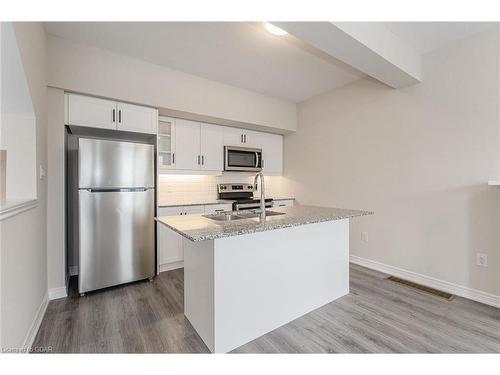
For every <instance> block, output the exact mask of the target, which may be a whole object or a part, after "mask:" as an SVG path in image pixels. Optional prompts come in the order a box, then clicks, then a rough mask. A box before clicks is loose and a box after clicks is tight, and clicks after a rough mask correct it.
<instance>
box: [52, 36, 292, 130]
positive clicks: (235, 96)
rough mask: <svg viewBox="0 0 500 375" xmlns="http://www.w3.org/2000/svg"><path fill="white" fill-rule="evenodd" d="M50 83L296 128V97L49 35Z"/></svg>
mask: <svg viewBox="0 0 500 375" xmlns="http://www.w3.org/2000/svg"><path fill="white" fill-rule="evenodd" d="M48 59H49V60H48V83H49V86H52V87H57V88H63V89H66V90H72V91H77V92H82V93H87V94H93V95H99V96H105V97H109V98H115V99H120V100H125V101H130V102H134V103H139V104H146V105H151V106H154V107H160V108H167V109H173V110H176V111H181V112H190V113H194V114H200V115H205V116H210V117H215V118H221V119H226V120H233V121H237V122H242V123H250V124H256V125H260V126H264V127H271V128H275V129H277V130H281V131H282V132H284V131H293V130H295V128H296V121H297V118H296V115H297V114H296V106H295V103H292V102H289V101H286V100H282V99H278V98H273V97H270V96H266V95H262V94H258V93H255V92H252V91H248V90H244V89H241V88H237V87H234V86H229V85H225V84H222V83H218V82H215V81H211V80H208V79H204V78H200V77H197V76H193V75H190V74H186V73H183V72H180V71H177V70H173V69H169V68H166V67H162V66H159V65H154V64H151V63H147V62H144V61H141V60H137V59H133V58H130V57H126V56H122V55H118V54H115V53H111V52H108V51H105V50H101V49H98V48H94V47H90V46H85V45H83V44H77V43H73V42H71V41H69V40H66V39H63V38H59V37H55V36H49V37H48Z"/></svg>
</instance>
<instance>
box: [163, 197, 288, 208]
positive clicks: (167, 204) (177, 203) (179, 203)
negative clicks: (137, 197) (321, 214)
mask: <svg viewBox="0 0 500 375" xmlns="http://www.w3.org/2000/svg"><path fill="white" fill-rule="evenodd" d="M255 198H256V199H259V198H260V197H255ZM273 200H275V201H285V200H295V198H282V197H278V198H273ZM233 202H234V200H231V199H215V200H187V201H179V200H177V201H162V202H160V204H159V205H158V207H178V206H208V205H212V204H232V203H233Z"/></svg>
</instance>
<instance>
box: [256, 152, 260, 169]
mask: <svg viewBox="0 0 500 375" xmlns="http://www.w3.org/2000/svg"><path fill="white" fill-rule="evenodd" d="M255 168H259V153H258V152H255Z"/></svg>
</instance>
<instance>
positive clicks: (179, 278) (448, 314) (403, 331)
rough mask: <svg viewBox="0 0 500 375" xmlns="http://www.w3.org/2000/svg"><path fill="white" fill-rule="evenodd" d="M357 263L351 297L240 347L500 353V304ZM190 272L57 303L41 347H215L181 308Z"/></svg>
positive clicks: (292, 350)
mask: <svg viewBox="0 0 500 375" xmlns="http://www.w3.org/2000/svg"><path fill="white" fill-rule="evenodd" d="M386 276H387V275H385V274H382V273H380V272H378V271H373V270H368V269H366V268H363V267H361V266H357V265H351V269H350V288H351V292H350V294H349V295H347V296H344V297H342V298H340V299H338V300H336V301H334V302H332V303H329V304H327V305H325V306H323V307H321V308H319V309H317V310H315V311H312V312H311V313H309V314H306V315H304V316H302V317H300V318H298V319H296V320H294V321H292V322H290V323H288V324H285V325H284V326H282V327H279V328H277V329H275V330H274V331H272V332H269V333H267V334H266V335H264V336H261V337H259V338H257V339H256V340H253V341H251V342H249V343H247V344H245V345H243V346H241V347H239V348H237V349H236V350H234V351H233V352H234V353H500V309H496V308H494V307H491V306H487V305H483V304H480V303H476V302H473V301H470V300H467V299H464V298H459V297H456V298H454V299H453V300H451V301H447V300H444V299H441V298H439V297H436V296H433V295H430V294H427V293H423V292H421V291H418V290H415V289H412V288H409V287H406V286H404V285H398V284H396V283H392V282H390V281H387V280H385V277H386ZM183 290H184V283H183V270H182V269H178V270H174V271H170V272H164V273H161V274H160V275H159V276H157V277H156V278H155V279H154V281H153V282H151V283H150V282H147V281H145V282H138V283H133V284H128V285H123V286H119V287H115V288H110V289H106V290H103V291H97V292H94V293H88V294H87V295H86V296H85V297H82V298H80V297H79V296H78V294H77V293H76V280H75V279H72V280H71V285H70V296H69V297H68V298H65V299H61V300H56V301H51V302H50V303H49V306H48V308H47V312H46V314H45V317H44V319H43V321H42V324H41V327H40V330H39V332H38V334H37V337H36V339H35V344H34V345H35V346H45V347H47V346H51V347H52V351H53V352H56V353H208V352H209V351H208V348H207V347H206V346H205V344H204V343H203V341H202V340H201V338H200V337H199V336H198V334H197V333H196V331H195V330H194V329H193V327H192V326H191V324H190V323H189V321H188V320H187V319H186V318H185V316H184V314H183V304H184V302H183V301H184V300H183V299H184V295H183Z"/></svg>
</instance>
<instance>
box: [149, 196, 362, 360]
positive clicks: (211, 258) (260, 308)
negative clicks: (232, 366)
mask: <svg viewBox="0 0 500 375" xmlns="http://www.w3.org/2000/svg"><path fill="white" fill-rule="evenodd" d="M269 211H270V212H269ZM269 211H268V214H267V215H266V217H265V219H263V218H262V217H261V216H260V215H258V214H252V213H251V212H250V213H249V212H247V213H242V212H233V213H228V214H227V215H222V214H218V215H186V216H168V217H160V218H158V219H157V220H158V222H160V223H162V224H164V225H166V226H167V227H169V228H170V229H172V230H174V231H176V232H178V233H179V234H181V235H182V236H183V237H184V239H183V240H184V314H185V316H186V317H187V319H188V320H189V321H190V323H191V324H192V325H193V327H194V328H195V329H196V331H197V332H198V334H199V335H200V337H201V338H202V339H203V341H204V342H205V344H206V345H207V347H208V348H209V349H210V350H211V351H212V352H215V353H225V352H228V351H231V350H233V349H235V348H237V347H239V346H241V345H243V344H245V343H247V342H249V341H251V340H253V339H255V338H257V337H259V336H261V335H263V334H265V333H267V332H269V331H272V330H273V329H276V328H278V327H279V326H281V325H283V324H285V323H288V322H290V321H291V320H294V319H296V318H298V317H300V316H302V315H304V314H306V313H308V312H310V311H312V310H314V309H316V308H318V307H321V306H323V305H325V304H327V303H329V302H331V301H333V300H335V299H337V298H339V297H342V296H343V295H346V294H347V293H348V292H349V219H350V218H353V217H356V216H363V215H369V214H371V212H367V211H359V210H346V209H338V208H326V207H315V206H300V205H299V206H294V207H273V208H272V209H271V210H269Z"/></svg>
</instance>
